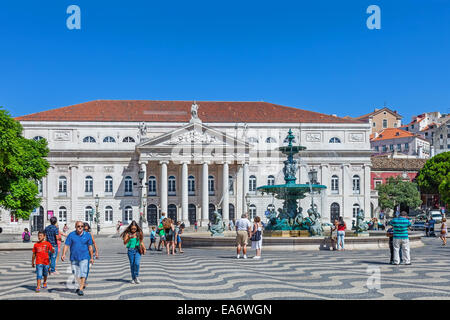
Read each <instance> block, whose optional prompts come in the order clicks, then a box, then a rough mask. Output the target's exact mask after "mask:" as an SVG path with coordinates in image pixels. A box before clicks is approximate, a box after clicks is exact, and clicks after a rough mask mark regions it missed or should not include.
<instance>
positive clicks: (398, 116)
mask: <svg viewBox="0 0 450 320" xmlns="http://www.w3.org/2000/svg"><path fill="white" fill-rule="evenodd" d="M383 111H386V112H389V113H390V114H392V115H394V116H396V117H397V119H401V118H403V117H402V116H401V115H399V114H398V113H397V111H392V110H391V109H389V108H387V107H384V108H382V109H378V110H375V111H373V112H370V113H368V114H365V115H362V116H359V117H356V118H354V119H355V120H360V121H368V120H369V118H370V117H372V116H374V115H376V114H378V113H380V112H383Z"/></svg>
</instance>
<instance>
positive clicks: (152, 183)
mask: <svg viewBox="0 0 450 320" xmlns="http://www.w3.org/2000/svg"><path fill="white" fill-rule="evenodd" d="M148 195H149V196H156V177H155V176H150V177H149V178H148Z"/></svg>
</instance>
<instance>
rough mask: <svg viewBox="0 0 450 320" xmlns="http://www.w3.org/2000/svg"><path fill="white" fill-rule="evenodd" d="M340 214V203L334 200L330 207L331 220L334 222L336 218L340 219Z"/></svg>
mask: <svg viewBox="0 0 450 320" xmlns="http://www.w3.org/2000/svg"><path fill="white" fill-rule="evenodd" d="M340 214H341V213H340V206H339V203H336V202H333V203H332V204H331V207H330V222H331V223H334V220H338V221H339V216H340Z"/></svg>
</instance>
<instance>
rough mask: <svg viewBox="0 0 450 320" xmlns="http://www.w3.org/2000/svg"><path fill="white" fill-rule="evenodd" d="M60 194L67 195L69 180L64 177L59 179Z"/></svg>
mask: <svg viewBox="0 0 450 320" xmlns="http://www.w3.org/2000/svg"><path fill="white" fill-rule="evenodd" d="M58 193H59V194H60V195H67V178H66V177H64V176H61V177H59V178H58Z"/></svg>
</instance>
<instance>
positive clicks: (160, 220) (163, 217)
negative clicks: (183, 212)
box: [159, 212, 166, 223]
mask: <svg viewBox="0 0 450 320" xmlns="http://www.w3.org/2000/svg"><path fill="white" fill-rule="evenodd" d="M164 219H166V213H165V212H162V213H161V218H159V223H161V222H162V221H163V220H164Z"/></svg>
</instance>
